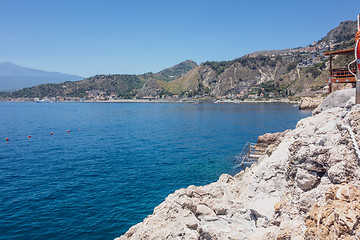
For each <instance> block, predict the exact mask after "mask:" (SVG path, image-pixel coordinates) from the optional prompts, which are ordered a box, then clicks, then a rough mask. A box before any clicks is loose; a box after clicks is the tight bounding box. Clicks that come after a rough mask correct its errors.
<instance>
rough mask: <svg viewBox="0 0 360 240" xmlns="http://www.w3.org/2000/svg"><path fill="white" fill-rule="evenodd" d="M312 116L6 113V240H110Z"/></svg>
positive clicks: (2, 134)
mask: <svg viewBox="0 0 360 240" xmlns="http://www.w3.org/2000/svg"><path fill="white" fill-rule="evenodd" d="M309 115H310V112H309V111H298V110H297V109H296V108H295V107H293V106H292V105H289V104H266V103H258V104H200V105H193V104H186V103H152V104H146V103H113V104H110V103H52V104H49V103H43V104H36V103H0V123H1V125H0V238H1V239H16V238H22V239H113V238H115V237H117V236H120V235H121V234H123V233H124V232H125V231H126V230H128V228H129V227H131V226H132V225H133V224H136V223H138V222H140V221H142V220H143V218H145V217H146V216H147V215H148V214H151V213H152V211H153V208H154V207H155V206H157V205H158V204H160V203H161V202H162V201H163V200H164V198H165V197H166V196H167V195H168V194H170V193H172V192H174V191H175V190H176V189H179V188H182V187H187V186H188V185H192V184H193V185H205V184H208V183H210V182H212V181H216V180H217V179H218V177H219V176H220V175H221V174H222V173H230V174H234V173H236V172H237V171H239V169H236V167H235V166H236V162H235V156H237V155H238V154H239V153H240V152H241V150H242V147H243V145H244V144H245V143H246V142H255V141H256V139H257V137H258V136H259V135H261V134H264V133H266V132H277V131H283V130H286V129H289V128H294V127H295V125H296V122H297V121H298V120H299V119H301V118H304V117H307V116H309ZM67 130H70V132H69V133H68V132H67ZM50 132H53V133H54V134H53V135H50ZM28 135H31V138H28ZM6 137H8V138H9V142H6V141H5V138H6Z"/></svg>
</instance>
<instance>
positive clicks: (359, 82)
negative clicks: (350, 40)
mask: <svg viewBox="0 0 360 240" xmlns="http://www.w3.org/2000/svg"><path fill="white" fill-rule="evenodd" d="M355 43H356V45H355V58H356V97H355V103H356V104H360V14H359V15H358V18H357V33H356V34H355Z"/></svg>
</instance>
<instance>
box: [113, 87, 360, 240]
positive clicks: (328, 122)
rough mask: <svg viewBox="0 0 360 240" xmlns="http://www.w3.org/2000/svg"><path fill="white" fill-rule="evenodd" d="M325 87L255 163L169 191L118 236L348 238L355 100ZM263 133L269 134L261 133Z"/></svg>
mask: <svg viewBox="0 0 360 240" xmlns="http://www.w3.org/2000/svg"><path fill="white" fill-rule="evenodd" d="M353 96H354V89H348V90H342V91H338V92H334V93H332V94H330V95H329V96H328V97H327V98H326V99H325V101H324V102H323V103H322V104H320V106H319V107H318V108H317V109H315V110H314V112H313V116H311V117H308V118H305V119H302V120H300V121H299V122H298V124H297V126H296V128H295V129H294V130H288V131H286V132H284V133H283V134H277V135H274V137H273V138H272V144H270V146H269V147H268V149H267V154H266V155H264V156H263V157H262V158H261V159H260V160H259V161H258V163H256V164H253V165H252V166H251V167H250V168H247V169H246V170H244V171H242V172H240V173H238V174H236V175H235V176H230V175H228V174H223V175H221V176H220V178H219V180H218V181H217V182H214V183H211V184H209V185H206V186H200V187H196V186H189V187H188V188H186V189H180V190H177V191H175V192H174V193H173V194H170V195H169V196H168V197H167V198H166V199H165V201H164V202H163V203H161V204H160V205H159V206H158V207H156V208H155V209H154V212H153V214H152V215H149V216H148V217H147V218H145V219H144V221H143V222H141V223H139V224H137V225H135V226H133V227H131V228H130V229H129V230H128V231H127V232H126V233H125V234H124V235H123V236H121V237H119V238H117V240H125V239H356V236H359V235H360V225H359V223H360V214H359V212H360V181H359V178H360V167H359V157H360V151H359V147H358V144H357V143H358V142H360V133H359V131H360V105H354V101H355V98H354V97H353ZM267 139H271V136H267Z"/></svg>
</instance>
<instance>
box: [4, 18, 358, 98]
mask: <svg viewBox="0 0 360 240" xmlns="http://www.w3.org/2000/svg"><path fill="white" fill-rule="evenodd" d="M356 30H357V27H356V22H355V21H345V22H341V23H340V24H339V26H337V27H336V28H334V29H332V30H331V31H329V33H328V34H327V35H326V36H324V37H323V38H322V39H321V40H319V41H317V42H314V43H313V44H310V45H308V46H307V47H297V48H293V49H284V50H268V51H260V52H254V53H249V54H247V55H245V56H243V57H240V58H237V59H234V60H230V61H208V62H203V63H201V64H200V65H198V64H197V63H195V62H194V61H192V60H187V61H184V62H182V63H179V64H177V65H175V66H173V67H170V68H167V69H164V70H162V71H160V72H158V73H151V72H150V73H145V74H140V75H125V74H112V75H96V76H93V77H90V78H86V79H83V80H81V81H76V82H69V81H67V82H64V83H60V84H42V85H38V86H34V87H30V88H24V89H22V90H19V91H16V92H13V93H10V94H7V96H9V97H56V96H63V97H86V96H87V95H88V94H89V91H92V90H93V91H97V92H101V93H102V94H103V95H105V96H110V95H112V96H116V97H120V98H134V97H136V98H149V97H150V98H161V97H166V96H173V97H174V96H180V97H200V96H212V97H229V98H252V97H258V96H263V97H285V96H294V95H295V96H305V95H315V94H317V95H320V94H323V93H325V92H326V85H327V78H328V73H329V61H328V58H325V57H324V55H323V53H324V52H325V51H329V50H339V49H344V48H350V47H354V45H355V41H354V40H353V37H354V35H355V33H356ZM351 57H353V56H350V57H346V56H339V57H335V58H334V65H337V64H338V65H344V64H345V63H347V62H350V59H351Z"/></svg>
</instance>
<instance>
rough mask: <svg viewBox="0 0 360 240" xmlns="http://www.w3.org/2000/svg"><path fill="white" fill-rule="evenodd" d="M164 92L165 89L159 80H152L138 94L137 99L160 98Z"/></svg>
mask: <svg viewBox="0 0 360 240" xmlns="http://www.w3.org/2000/svg"><path fill="white" fill-rule="evenodd" d="M162 90H163V88H162V87H161V85H160V84H159V82H158V81H157V80H155V79H150V80H148V81H147V82H146V83H145V84H144V86H143V87H142V88H141V90H140V91H139V92H138V94H136V98H144V97H158V96H159V94H160V93H161V91H162Z"/></svg>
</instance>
